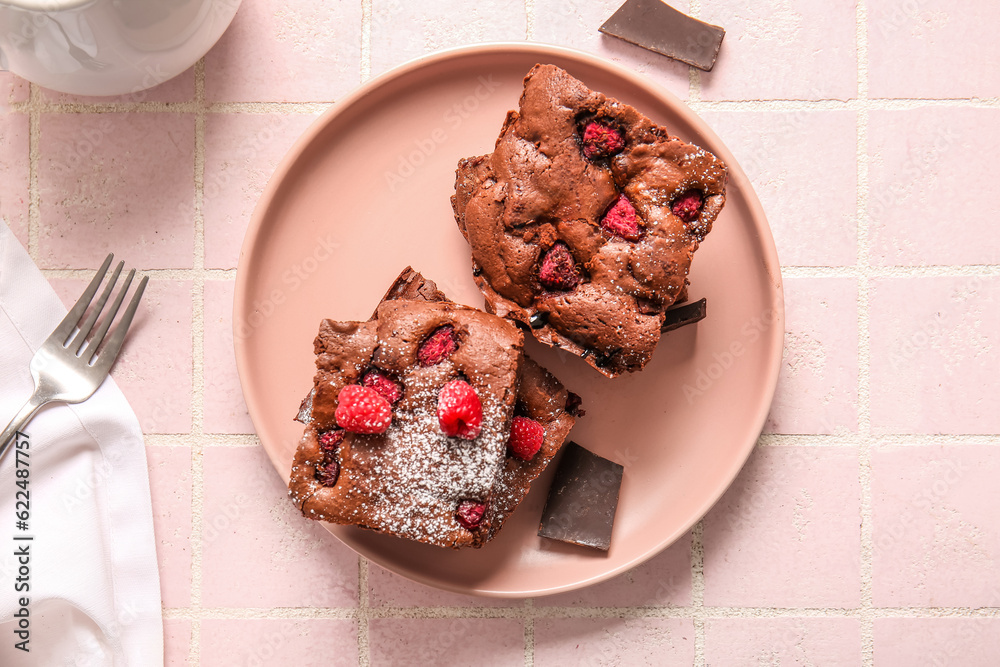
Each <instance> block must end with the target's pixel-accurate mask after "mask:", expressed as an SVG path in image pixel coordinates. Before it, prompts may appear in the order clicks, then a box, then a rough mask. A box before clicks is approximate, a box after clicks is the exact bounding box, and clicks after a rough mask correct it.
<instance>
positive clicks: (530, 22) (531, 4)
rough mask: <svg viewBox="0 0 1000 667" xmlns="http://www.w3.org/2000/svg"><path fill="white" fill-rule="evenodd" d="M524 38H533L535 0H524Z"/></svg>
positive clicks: (529, 39) (529, 40) (530, 39)
mask: <svg viewBox="0 0 1000 667" xmlns="http://www.w3.org/2000/svg"><path fill="white" fill-rule="evenodd" d="M524 39H525V41H528V42H531V41H534V39H535V0H524Z"/></svg>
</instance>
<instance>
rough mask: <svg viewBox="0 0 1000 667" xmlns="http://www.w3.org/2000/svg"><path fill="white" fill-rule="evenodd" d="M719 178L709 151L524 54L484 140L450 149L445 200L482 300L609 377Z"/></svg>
mask: <svg viewBox="0 0 1000 667" xmlns="http://www.w3.org/2000/svg"><path fill="white" fill-rule="evenodd" d="M726 180H727V171H726V167H725V165H724V164H723V163H722V162H721V161H720V160H719V159H718V158H716V157H715V156H714V155H712V154H711V153H709V152H707V151H705V150H703V149H701V148H699V147H697V146H694V145H691V144H688V143H685V142H683V141H681V140H680V139H678V138H677V137H674V136H671V135H670V133H669V132H668V131H667V129H666V128H664V127H662V126H660V125H657V124H655V123H654V122H652V121H651V120H650V119H648V118H646V117H645V116H644V115H642V114H641V113H639V112H638V111H636V110H635V109H634V108H632V107H630V106H628V105H627V104H623V103H621V102H618V101H617V100H615V99H612V98H609V97H606V96H604V95H602V94H601V93H598V92H594V91H592V90H590V89H588V88H587V87H586V86H585V85H584V84H583V83H582V82H580V81H578V80H577V79H575V78H573V77H572V76H570V75H569V74H568V73H567V72H565V71H564V70H562V69H560V68H558V67H555V66H552V65H536V66H535V67H534V68H532V70H531V71H530V72H529V73H528V75H527V76H526V77H525V79H524V91H523V93H522V95H521V99H520V105H519V109H518V111H510V112H509V113H508V114H507V118H506V120H505V122H504V124H503V127H502V129H501V131H500V137H499V139H498V140H497V143H496V148H495V150H494V151H493V153H492V154H489V155H483V156H479V157H472V158H467V159H464V160H461V161H460V163H459V166H458V171H457V178H456V187H455V190H456V192H455V195H454V196H453V197H452V205H453V208H454V211H455V217H456V220H457V222H458V226H459V228H460V229H461V231H462V234H463V235H464V236H465V238H466V240H467V241H468V242H469V245H470V246H471V248H472V264H473V275H474V277H475V280H476V283H477V284H478V285H479V288H480V290H482V292H483V294H484V295H485V297H486V303H487V309H488V310H490V311H491V312H495V313H496V314H498V315H500V316H502V317H506V318H509V319H512V320H515V321H517V322H521V323H522V324H523V325H526V326H525V328H526V329H529V330H530V331H531V332H532V334H533V335H534V336H535V338H537V339H538V340H539V341H541V342H543V343H546V344H549V345H554V346H557V347H561V348H564V349H566V350H569V351H570V352H572V353H574V354H577V355H579V356H581V357H583V358H585V359H586V360H587V362H588V363H589V364H590V365H591V366H593V367H594V368H596V369H597V370H598V371H600V372H601V373H603V374H605V375H607V376H609V377H615V376H617V375H619V374H621V373H623V372H633V371H637V370H640V369H641V368H642V367H643V366H644V365H645V364H646V363H647V362H648V361H649V359H650V357H651V355H652V352H653V349H654V348H655V347H656V344H657V342H658V341H659V339H660V333H661V332H660V328H661V325H662V324H663V321H664V316H665V315H664V313H665V311H666V310H667V308H669V307H670V306H671V305H672V304H674V303H675V302H677V301H678V299H683V298H685V296H686V286H687V283H688V281H687V275H688V271H689V269H690V266H691V258H692V255H693V254H694V252H695V250H697V248H698V246H699V244H700V243H701V241H702V240H703V239H704V238H705V235H706V234H708V233H709V231H710V230H711V228H712V224H713V222H714V221H715V219H716V218H717V217H718V215H719V212H720V210H721V209H722V206H723V203H724V202H725V187H726Z"/></svg>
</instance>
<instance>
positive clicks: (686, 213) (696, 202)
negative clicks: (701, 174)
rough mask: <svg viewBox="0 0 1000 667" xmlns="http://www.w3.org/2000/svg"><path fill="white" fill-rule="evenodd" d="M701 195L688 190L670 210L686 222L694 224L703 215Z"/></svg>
mask: <svg viewBox="0 0 1000 667" xmlns="http://www.w3.org/2000/svg"><path fill="white" fill-rule="evenodd" d="M702 203H703V202H702V198H701V193H700V192H698V191H697V190H688V191H687V192H685V193H684V194H682V195H681V196H680V197H678V198H677V199H675V200H674V203H673V204H672V205H671V206H670V210H671V211H672V212H673V214H674V215H676V216H677V217H678V218H680V219H681V220H683V221H684V222H694V221H695V220H697V219H698V214H699V213H701V205H702Z"/></svg>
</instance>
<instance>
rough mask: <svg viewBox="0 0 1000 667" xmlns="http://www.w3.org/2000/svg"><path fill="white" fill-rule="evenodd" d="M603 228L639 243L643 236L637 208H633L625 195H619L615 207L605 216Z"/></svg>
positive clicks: (602, 222)
mask: <svg viewBox="0 0 1000 667" xmlns="http://www.w3.org/2000/svg"><path fill="white" fill-rule="evenodd" d="M601 227H603V228H604V229H606V230H607V231H609V232H611V233H612V234H614V235H616V236H620V237H622V238H623V239H627V240H629V241H638V240H639V238H640V237H641V236H642V229H641V228H640V227H639V219H638V217H637V216H636V213H635V206H632V202H630V201H629V200H628V197H626V196H625V195H618V200H617V201H616V202H615V205H614V206H612V207H611V208H610V209H608V212H607V213H605V214H604V219H602V220H601Z"/></svg>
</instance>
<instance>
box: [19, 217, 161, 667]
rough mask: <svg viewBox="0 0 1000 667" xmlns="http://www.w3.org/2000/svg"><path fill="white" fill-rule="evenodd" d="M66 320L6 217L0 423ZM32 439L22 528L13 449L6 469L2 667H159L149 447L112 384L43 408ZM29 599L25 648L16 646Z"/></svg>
mask: <svg viewBox="0 0 1000 667" xmlns="http://www.w3.org/2000/svg"><path fill="white" fill-rule="evenodd" d="M65 315H66V309H65V308H64V307H63V305H62V303H61V302H60V301H59V298H58V297H57V296H56V294H55V292H54V291H53V290H52V288H51V287H50V286H49V284H48V282H47V281H46V280H45V278H44V277H43V276H42V274H41V273H40V272H39V271H38V268H37V267H36V266H35V264H34V262H32V261H31V258H30V257H29V256H28V254H27V252H25V250H24V248H22V247H21V244H20V243H19V242H18V241H17V239H16V238H14V235H13V234H12V233H11V232H10V230H9V229H8V228H7V226H6V225H5V224H4V223H3V222H2V221H0V422H2V424H0V426H3V425H6V423H7V422H8V421H9V420H10V419H11V418H12V417H13V416H14V414H15V413H16V412H17V410H18V409H19V408H20V407H21V405H23V403H24V401H25V400H27V398H28V396H29V395H30V393H31V390H32V386H33V385H32V380H31V375H30V373H29V372H28V362H29V361H30V359H31V357H32V355H33V354H34V352H35V350H36V349H38V347H39V346H40V345H41V344H42V342H43V341H44V340H45V339H46V338H48V336H49V334H50V333H51V332H52V330H53V329H54V328H55V326H56V325H57V324H58V323H59V322H60V321H61V320H62V318H63V317H64V316H65ZM137 321H138V320H137ZM133 333H135V332H133ZM25 432H26V433H27V436H28V443H29V449H27V452H28V454H29V456H28V458H24V457H23V456H22V460H23V461H29V462H30V466H29V467H27V468H24V467H22V468H21V469H22V470H24V469H26V470H28V471H29V473H28V475H29V476H28V478H27V479H28V484H27V485H26V486H27V487H28V488H27V490H28V493H29V503H30V507H29V509H28V512H29V514H30V518H28V520H27V524H28V529H27V530H22V529H19V528H18V526H17V521H18V517H17V512H19V511H24V505H23V504H22V505H20V506H17V507H15V502H16V500H22V501H23V499H24V496H23V494H22V495H21V497H20V498H16V492H17V491H21V490H22V488H21V487H19V486H18V485H17V481H18V480H19V479H23V477H22V478H18V477H16V472H15V471H16V467H15V466H16V452H15V450H14V449H13V446H12V448H11V449H10V450H8V452H7V454H6V455H5V456H4V458H3V460H2V461H0V665H4V667H7V666H11V667H14V666H18V665H32V666H34V665H38V666H45V667H49V666H50V665H51V666H58V665H72V666H79V665H115V666H118V665H135V666H137V667H146V666H148V665H162V664H163V619H162V616H161V612H160V580H159V575H158V573H157V568H156V549H155V541H154V538H153V516H152V509H151V506H150V499H149V477H148V475H147V471H146V451H145V448H144V446H143V439H142V431H141V430H140V429H139V423H138V421H137V420H136V417H135V414H134V413H133V412H132V408H131V407H130V406H129V404H128V402H127V401H126V400H125V397H124V396H123V395H122V393H121V391H120V390H119V389H118V386H117V385H116V384H115V383H114V381H113V380H112V379H111V378H108V379H107V380H105V381H104V384H103V385H102V386H101V388H100V389H98V390H97V393H96V394H94V395H93V396H92V397H91V398H90V399H88V400H87V401H84V402H83V403H79V404H77V405H65V404H60V403H55V404H50V405H49V406H47V407H44V408H42V409H41V411H39V412H38V413H37V414H36V415H35V417H34V419H32V420H31V421H30V422H29V423H28V425H27V428H26V429H25ZM23 474H24V473H22V475H23ZM28 536H30V537H32V538H33V539H32V540H30V541H28V540H15V538H16V537H28ZM25 548H27V550H28V554H29V555H28V556H27V557H25V556H18V555H16V554H17V552H18V551H19V550H21V551H23V550H24V549H25ZM22 560H26V561H27V563H26V564H25V567H26V568H27V573H25V570H24V569H22V562H20V561H22ZM24 584H28V586H30V589H25V590H21V591H19V590H17V587H21V588H23V586H24ZM22 597H23V598H27V599H28V600H29V601H30V603H29V605H28V607H27V609H28V633H29V634H28V635H27V636H28V643H27V645H26V648H28V649H29V652H24V651H22V650H20V649H19V648H17V646H16V645H17V644H18V643H20V642H21V641H22V637H24V635H21V636H18V634H16V631H17V630H19V628H20V626H21V625H23V624H24V616H23V611H22V610H21V609H22V608H21V604H20V602H21V598H22ZM18 614H22V615H21V616H18Z"/></svg>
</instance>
